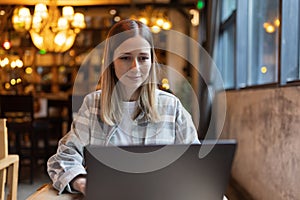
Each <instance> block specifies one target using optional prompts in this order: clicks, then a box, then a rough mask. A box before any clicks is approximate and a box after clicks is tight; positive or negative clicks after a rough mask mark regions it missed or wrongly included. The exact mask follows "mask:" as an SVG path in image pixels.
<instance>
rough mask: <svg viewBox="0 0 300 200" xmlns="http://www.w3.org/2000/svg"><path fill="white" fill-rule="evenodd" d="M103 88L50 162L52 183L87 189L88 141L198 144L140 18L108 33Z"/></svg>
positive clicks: (72, 189)
mask: <svg viewBox="0 0 300 200" xmlns="http://www.w3.org/2000/svg"><path fill="white" fill-rule="evenodd" d="M103 61H104V63H103V64H104V67H105V69H104V70H103V74H102V76H101V90H99V91H95V92H92V93H90V94H88V95H87V96H86V97H85V99H84V101H83V104H82V106H81V108H80V110H79V113H78V116H77V117H76V118H75V119H74V121H73V123H72V127H71V130H70V132H69V133H68V134H67V135H66V136H64V137H63V138H62V139H61V140H60V142H59V146H58V150H57V153H56V154H55V155H53V156H52V157H51V158H50V159H49V161H48V173H49V176H50V178H51V179H52V181H53V186H54V188H56V189H57V190H58V191H59V193H62V192H63V191H65V190H66V191H68V192H81V193H83V194H84V193H85V185H86V177H85V175H86V173H87V172H86V169H85V166H84V155H83V149H84V147H85V146H86V145H90V144H93V145H103V146H108V145H117V146H122V145H123V146H124V145H159V144H164V145H168V144H191V143H199V141H198V137H197V131H196V129H195V126H194V124H193V121H192V119H191V116H190V115H189V113H188V112H187V111H186V110H185V109H184V108H183V106H182V104H181V102H180V101H179V99H178V98H176V97H175V96H174V95H172V94H170V93H167V92H164V91H161V90H158V89H157V81H156V74H157V69H156V68H157V66H156V57H155V53H154V47H153V41H152V35H151V32H150V30H149V28H148V27H147V26H146V25H144V24H142V23H141V22H139V21H135V20H129V19H128V20H123V21H120V22H119V23H117V24H115V25H114V26H113V27H112V28H111V30H110V31H109V33H108V36H107V40H106V44H105V49H104V60H103Z"/></svg>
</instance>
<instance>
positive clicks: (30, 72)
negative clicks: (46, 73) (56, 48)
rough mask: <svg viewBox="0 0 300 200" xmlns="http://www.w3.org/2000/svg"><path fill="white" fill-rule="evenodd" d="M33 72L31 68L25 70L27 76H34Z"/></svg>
mask: <svg viewBox="0 0 300 200" xmlns="http://www.w3.org/2000/svg"><path fill="white" fill-rule="evenodd" d="M32 72H33V70H32V68H31V67H27V68H26V69H25V73H26V74H32Z"/></svg>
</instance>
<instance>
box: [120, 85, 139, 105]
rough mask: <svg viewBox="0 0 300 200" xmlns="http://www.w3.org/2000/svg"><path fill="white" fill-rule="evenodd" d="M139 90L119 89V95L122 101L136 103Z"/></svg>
mask: <svg viewBox="0 0 300 200" xmlns="http://www.w3.org/2000/svg"><path fill="white" fill-rule="evenodd" d="M140 92H141V89H140V88H138V89H133V88H129V87H124V86H123V87H121V88H120V93H121V96H122V100H123V101H137V100H138V98H139V96H140Z"/></svg>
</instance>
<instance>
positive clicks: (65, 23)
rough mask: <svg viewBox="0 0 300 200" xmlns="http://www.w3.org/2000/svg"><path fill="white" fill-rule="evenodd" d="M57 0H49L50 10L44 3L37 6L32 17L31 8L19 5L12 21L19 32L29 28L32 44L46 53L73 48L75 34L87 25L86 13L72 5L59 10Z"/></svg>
mask: <svg viewBox="0 0 300 200" xmlns="http://www.w3.org/2000/svg"><path fill="white" fill-rule="evenodd" d="M56 1H57V0H50V1H49V5H48V7H49V8H48V9H47V5H46V4H44V3H39V4H36V5H35V8H34V13H33V15H32V16H31V14H30V10H29V8H26V7H23V6H22V7H17V8H15V10H14V13H13V18H12V23H13V27H14V29H15V30H16V31H18V32H25V31H29V33H30V36H31V39H32V42H33V44H34V45H35V46H36V47H37V48H38V49H40V50H43V51H46V52H65V51H67V50H68V49H70V48H71V47H72V46H73V44H74V42H75V38H76V35H77V34H78V33H79V32H80V30H81V29H83V28H85V26H86V25H85V20H84V15H83V14H82V13H74V9H73V7H71V6H64V7H63V8H62V15H61V14H60V11H59V10H58V7H57V4H56Z"/></svg>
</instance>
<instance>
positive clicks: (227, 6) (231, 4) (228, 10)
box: [221, 0, 236, 22]
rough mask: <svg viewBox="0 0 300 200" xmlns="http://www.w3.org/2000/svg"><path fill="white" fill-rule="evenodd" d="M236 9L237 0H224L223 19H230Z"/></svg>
mask: <svg viewBox="0 0 300 200" xmlns="http://www.w3.org/2000/svg"><path fill="white" fill-rule="evenodd" d="M234 10H236V0H223V1H222V17H221V21H222V22H224V21H225V20H226V19H228V17H229V16H230V15H231V14H232V12H233V11H234Z"/></svg>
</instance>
